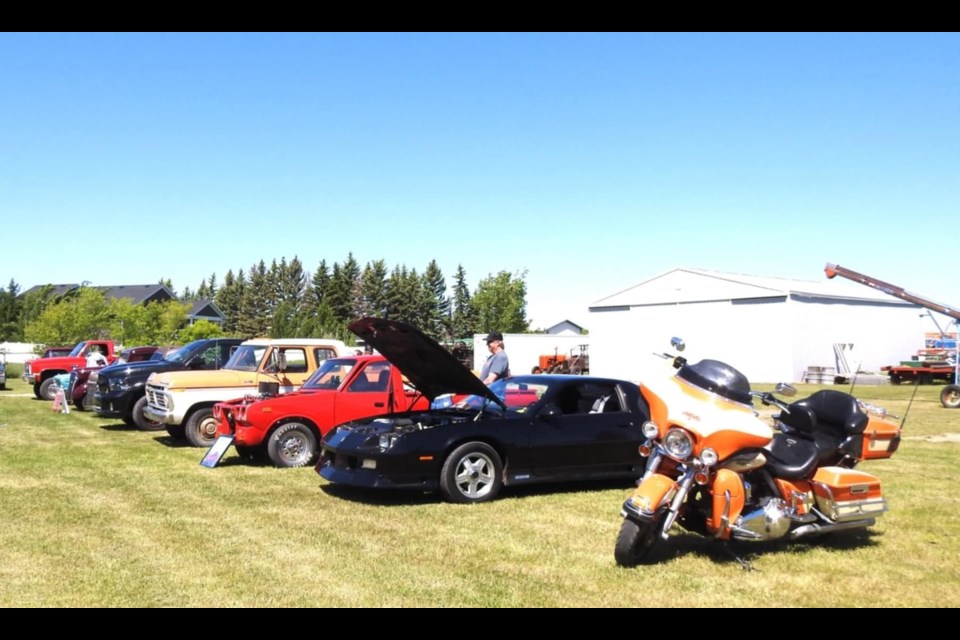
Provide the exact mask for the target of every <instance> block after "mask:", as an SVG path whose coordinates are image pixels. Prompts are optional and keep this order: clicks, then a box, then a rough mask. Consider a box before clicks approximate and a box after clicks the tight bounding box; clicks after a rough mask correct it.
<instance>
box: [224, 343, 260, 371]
mask: <svg viewBox="0 0 960 640" xmlns="http://www.w3.org/2000/svg"><path fill="white" fill-rule="evenodd" d="M266 352H267V345H263V344H257V345H253V344H242V345H240V346H239V347H237V350H236V351H234V352H233V355H232V356H230V359H229V360H227V364H225V365H223V368H224V369H232V370H234V371H256V370H257V369H258V368H259V367H260V362H261V361H262V360H263V355H264V354H265V353H266Z"/></svg>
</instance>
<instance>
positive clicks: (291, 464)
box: [267, 422, 317, 469]
mask: <svg viewBox="0 0 960 640" xmlns="http://www.w3.org/2000/svg"><path fill="white" fill-rule="evenodd" d="M267 455H268V456H270V462H272V463H273V464H274V465H275V466H277V467H284V468H289V469H295V468H299V467H305V466H307V465H308V464H310V463H311V462H313V460H314V458H316V455H317V437H316V435H314V433H313V431H311V430H310V427H308V426H307V425H305V424H303V423H302V422H288V423H287V424H284V425H281V426H280V427H278V428H277V430H276V431H274V432H273V433H272V434H270V439H269V440H267Z"/></svg>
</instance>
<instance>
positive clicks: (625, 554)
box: [613, 516, 663, 567]
mask: <svg viewBox="0 0 960 640" xmlns="http://www.w3.org/2000/svg"><path fill="white" fill-rule="evenodd" d="M661 522H663V517H662V516H659V517H657V518H654V519H653V522H637V521H636V520H632V519H630V518H624V519H623V524H622V525H620V534H619V535H618V536H617V545H616V547H614V550H613V557H614V558H616V560H617V564H618V565H620V566H621V567H635V566H637V565H638V564H640V563H641V562H643V561H644V559H646V557H647V556H648V555H650V551H651V550H652V549H653V547H654V545H655V544H656V542H657V538H658V537H659V534H660V523H661Z"/></svg>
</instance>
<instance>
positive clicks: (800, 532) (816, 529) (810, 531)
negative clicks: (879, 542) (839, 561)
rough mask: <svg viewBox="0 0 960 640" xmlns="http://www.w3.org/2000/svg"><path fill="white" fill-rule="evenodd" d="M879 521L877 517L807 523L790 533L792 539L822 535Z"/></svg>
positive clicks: (863, 526)
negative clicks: (831, 522)
mask: <svg viewBox="0 0 960 640" xmlns="http://www.w3.org/2000/svg"><path fill="white" fill-rule="evenodd" d="M876 523H877V519H876V518H868V519H866V520H857V521H855V522H838V523H837V524H805V525H803V526H802V527H797V528H796V529H794V530H793V531H791V532H790V533H789V534H788V536H787V537H788V538H789V539H790V540H796V539H797V538H803V537H806V536H820V535H823V534H825V533H834V532H835V531H849V530H851V529H866V528H867V527H872V526H873V525H875V524H876Z"/></svg>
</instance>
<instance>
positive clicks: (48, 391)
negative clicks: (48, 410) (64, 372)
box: [37, 378, 57, 401]
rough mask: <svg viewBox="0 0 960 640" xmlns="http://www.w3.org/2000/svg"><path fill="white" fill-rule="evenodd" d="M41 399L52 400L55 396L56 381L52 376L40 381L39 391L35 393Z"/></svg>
mask: <svg viewBox="0 0 960 640" xmlns="http://www.w3.org/2000/svg"><path fill="white" fill-rule="evenodd" d="M37 397H38V398H40V399H41V400H50V401H52V400H53V399H54V398H56V397H57V381H56V380H54V379H53V378H47V379H46V380H44V381H43V382H41V383H40V389H39V393H38V395H37Z"/></svg>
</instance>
